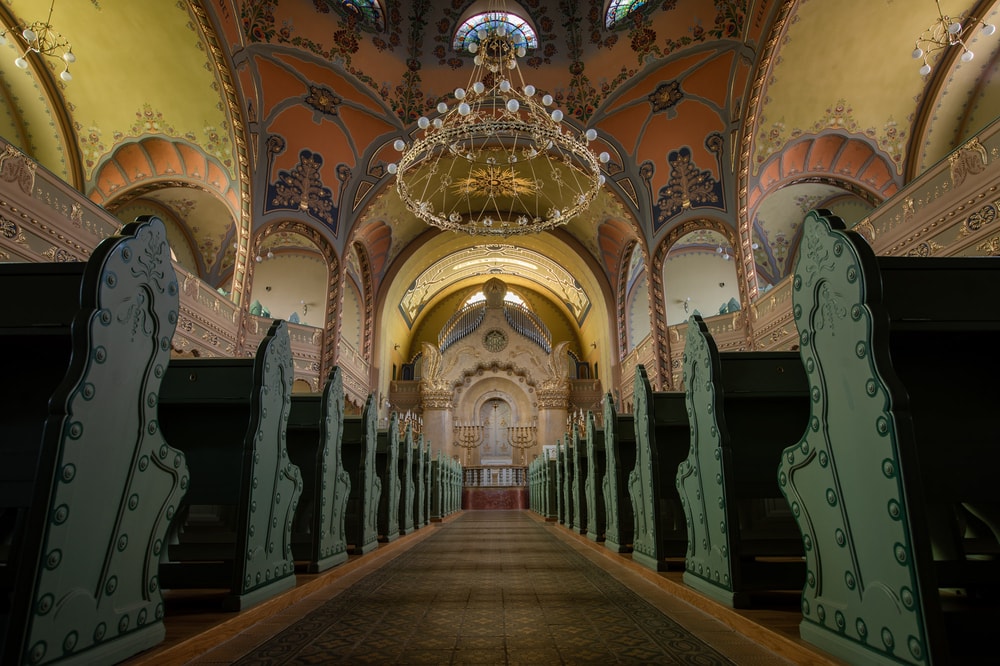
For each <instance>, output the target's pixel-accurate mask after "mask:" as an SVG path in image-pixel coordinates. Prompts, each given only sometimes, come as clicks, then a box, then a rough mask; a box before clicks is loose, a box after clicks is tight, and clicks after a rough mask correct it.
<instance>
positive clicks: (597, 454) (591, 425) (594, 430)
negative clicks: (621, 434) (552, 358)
mask: <svg viewBox="0 0 1000 666" xmlns="http://www.w3.org/2000/svg"><path fill="white" fill-rule="evenodd" d="M585 445H586V451H587V478H586V486H585V494H586V496H587V538H588V539H590V540H591V541H604V530H605V526H606V524H607V523H606V520H607V516H606V513H605V506H604V471H605V453H604V430H602V429H599V428H598V427H597V424H596V423H595V421H594V413H593V412H587V434H586V439H585Z"/></svg>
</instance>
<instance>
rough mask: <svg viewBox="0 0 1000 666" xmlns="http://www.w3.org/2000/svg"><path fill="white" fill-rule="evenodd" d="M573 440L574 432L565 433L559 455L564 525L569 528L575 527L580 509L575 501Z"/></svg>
mask: <svg viewBox="0 0 1000 666" xmlns="http://www.w3.org/2000/svg"><path fill="white" fill-rule="evenodd" d="M572 440H573V436H572V434H570V433H565V434H563V443H562V446H560V448H559V456H560V458H561V463H562V464H561V468H562V481H561V482H560V486H561V488H560V489H561V490H562V504H563V525H565V526H566V527H567V528H569V529H573V522H574V520H575V519H576V516H575V511H576V510H577V509H578V507H577V503H576V502H574V501H573V478H574V476H575V467H576V455H575V453H574V450H573V446H572V444H571V442H572Z"/></svg>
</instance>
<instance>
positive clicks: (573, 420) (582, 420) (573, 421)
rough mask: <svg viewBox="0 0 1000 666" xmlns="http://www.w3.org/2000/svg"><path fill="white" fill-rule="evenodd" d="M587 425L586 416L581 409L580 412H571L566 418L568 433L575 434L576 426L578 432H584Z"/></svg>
mask: <svg viewBox="0 0 1000 666" xmlns="http://www.w3.org/2000/svg"><path fill="white" fill-rule="evenodd" d="M586 423H587V421H586V416H585V415H584V413H583V410H582V409H579V410H577V411H575V412H570V413H569V414H568V415H567V416H566V430H567V432H573V427H574V426H576V431H577V432H583V429H584V427H585V426H586Z"/></svg>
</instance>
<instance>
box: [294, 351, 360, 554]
mask: <svg viewBox="0 0 1000 666" xmlns="http://www.w3.org/2000/svg"><path fill="white" fill-rule="evenodd" d="M343 419H344V390H343V380H342V379H341V375H340V368H338V367H336V366H334V368H333V370H332V371H331V372H330V376H329V377H328V378H327V382H326V386H325V387H324V388H323V393H322V394H319V393H317V394H308V393H306V394H292V407H291V411H290V412H289V415H288V434H287V437H288V439H287V442H288V455H289V457H290V458H291V461H292V462H293V463H294V464H295V465H297V466H298V468H299V470H300V471H301V473H302V499H301V500H300V501H299V507H298V510H297V511H296V512H295V521H294V523H293V525H292V555H293V556H294V557H295V559H296V561H298V562H305V568H306V570H307V571H308V572H309V573H318V572H320V571H326V570H327V569H329V568H330V567H333V566H336V565H338V564H341V563H343V562H345V561H347V540H346V532H345V528H344V514H345V512H346V510H347V498H348V497H349V496H350V493H351V477H350V475H349V474H348V473H347V470H346V469H344V462H343V458H342V455H341V451H342V446H343Z"/></svg>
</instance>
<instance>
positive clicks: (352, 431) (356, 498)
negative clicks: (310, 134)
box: [341, 396, 382, 555]
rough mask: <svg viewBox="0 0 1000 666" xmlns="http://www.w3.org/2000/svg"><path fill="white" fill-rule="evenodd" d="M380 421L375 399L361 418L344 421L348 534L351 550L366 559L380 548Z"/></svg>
mask: <svg viewBox="0 0 1000 666" xmlns="http://www.w3.org/2000/svg"><path fill="white" fill-rule="evenodd" d="M376 419H377V411H376V407H375V399H374V397H373V396H368V399H367V400H365V406H364V409H363V410H362V412H361V416H345V417H344V428H343V430H344V441H343V448H342V452H341V455H342V456H343V460H344V469H345V470H346V471H347V474H348V476H349V477H350V480H351V486H350V488H351V492H350V495H349V496H348V499H347V510H346V514H345V516H344V534H345V540H346V542H347V545H348V547H349V548H350V549H351V552H353V553H354V554H355V555H364V554H365V553H370V552H371V551H373V550H375V549H376V548H378V505H379V499H380V497H381V495H382V480H381V479H380V478H379V477H378V471H377V470H376V468H375V448H376V433H377V431H378V424H377V420H376Z"/></svg>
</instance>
